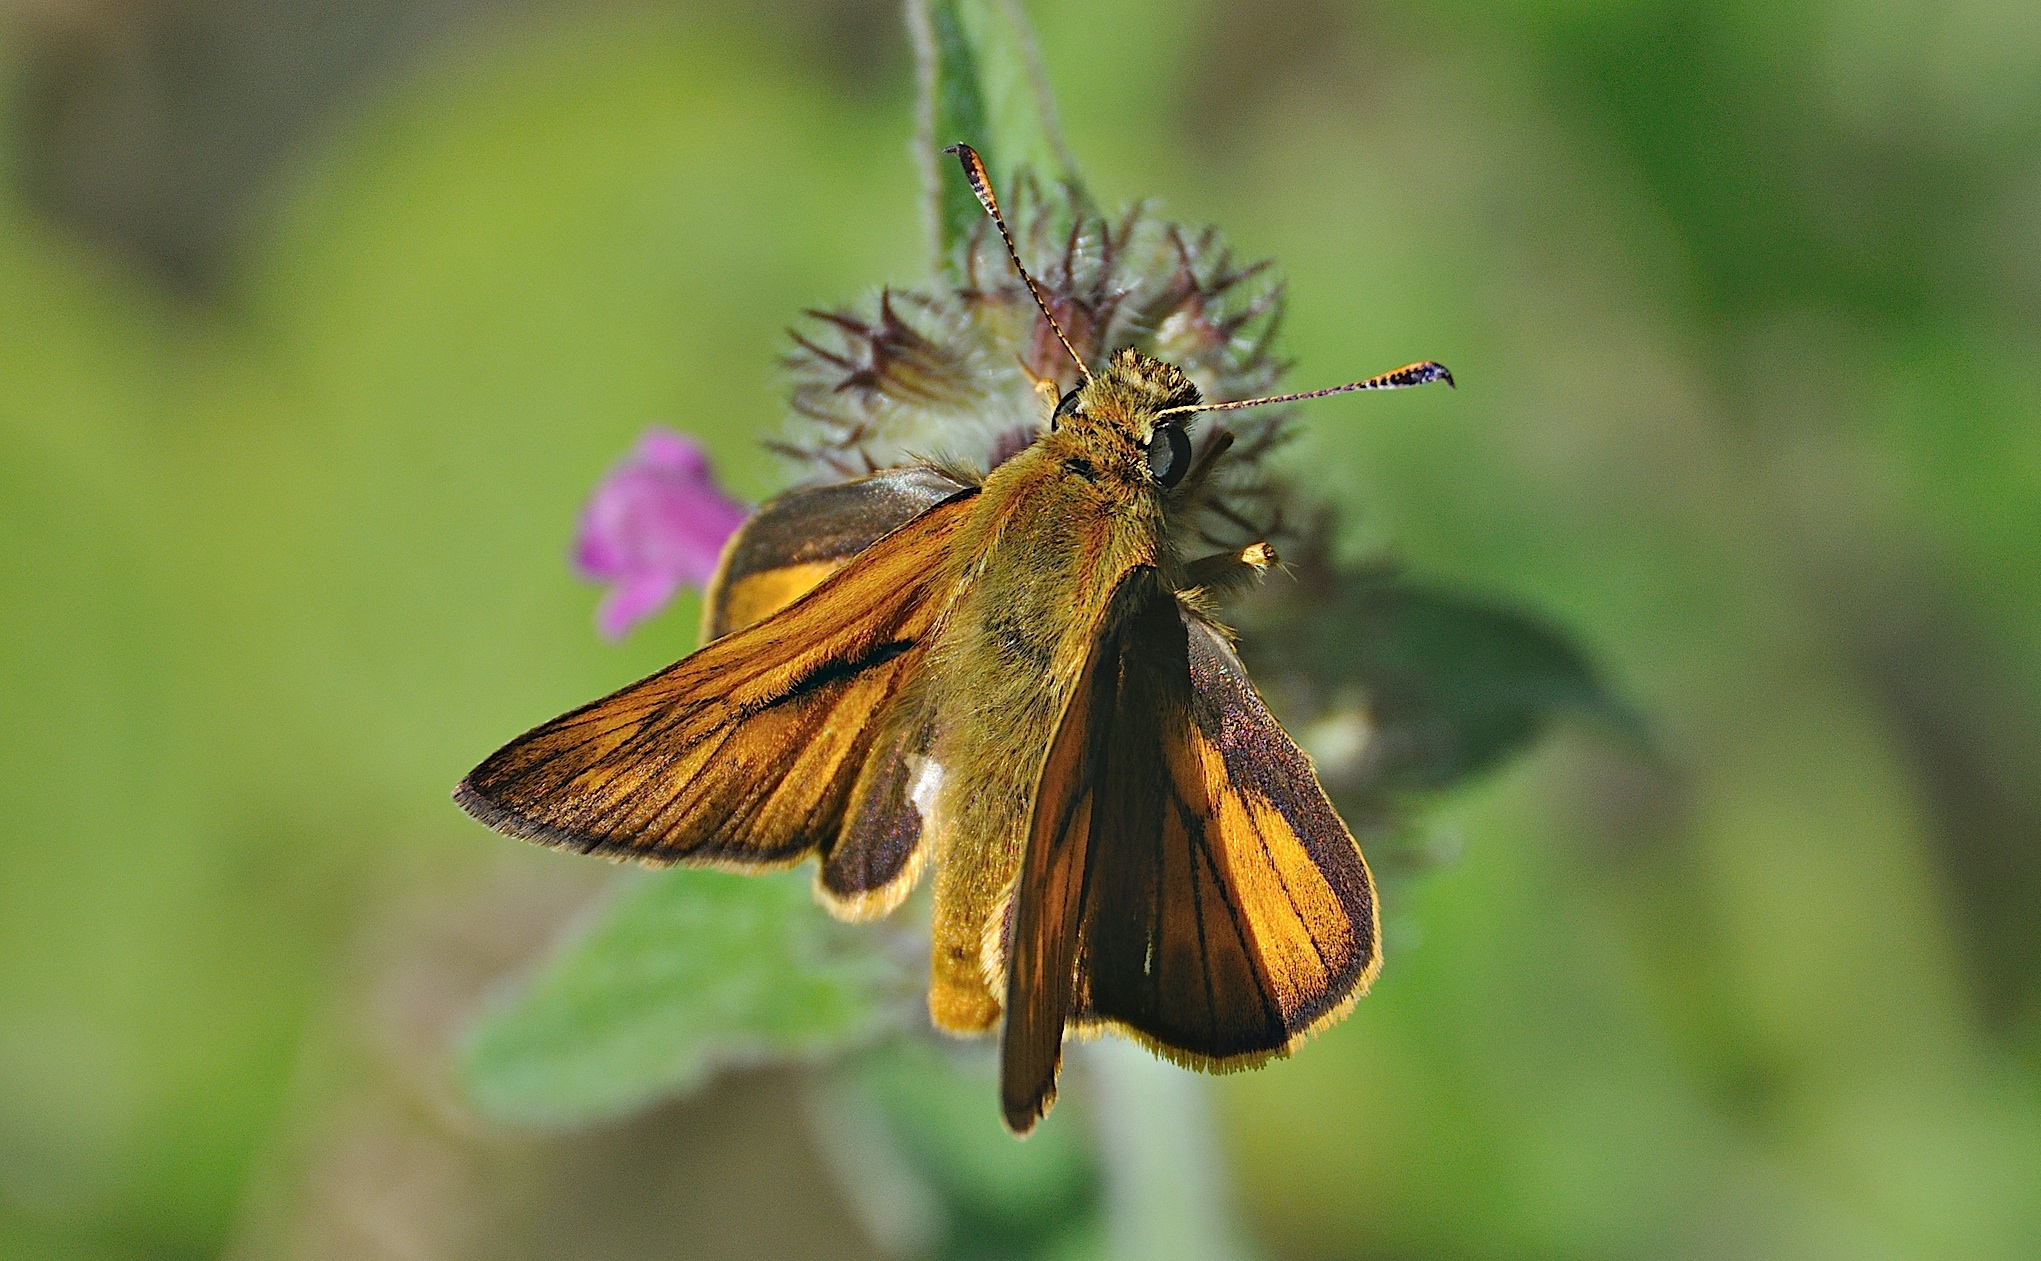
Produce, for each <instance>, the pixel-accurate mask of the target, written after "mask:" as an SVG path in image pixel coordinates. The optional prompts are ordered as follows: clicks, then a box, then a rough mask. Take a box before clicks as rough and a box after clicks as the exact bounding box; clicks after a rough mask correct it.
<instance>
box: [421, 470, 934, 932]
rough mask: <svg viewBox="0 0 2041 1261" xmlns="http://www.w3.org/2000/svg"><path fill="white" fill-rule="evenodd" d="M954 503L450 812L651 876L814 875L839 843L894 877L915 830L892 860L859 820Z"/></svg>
mask: <svg viewBox="0 0 2041 1261" xmlns="http://www.w3.org/2000/svg"><path fill="white" fill-rule="evenodd" d="M972 498H973V496H972V493H971V492H970V491H968V490H965V491H960V492H957V493H955V494H954V495H952V497H950V498H949V499H947V500H945V501H942V502H940V503H938V504H937V505H936V506H935V507H933V508H929V509H927V510H926V511H924V512H922V513H921V514H920V515H919V516H916V517H914V518H913V519H911V520H910V521H908V522H907V523H906V524H905V525H902V526H900V527H899V528H898V529H895V530H893V531H892V532H891V533H888V534H886V535H885V536H884V537H882V538H880V539H879V540H878V541H877V542H875V543H873V544H871V545H870V546H869V547H866V548H865V549H864V550H863V551H862V552H859V553H858V554H857V556H856V558H855V559H854V560H851V561H850V562H849V563H848V564H846V565H844V566H843V567H842V568H841V569H840V570H837V571H836V572H834V573H833V574H831V575H830V576H829V577H828V578H827V579H825V580H824V581H823V582H822V583H821V584H820V585H819V586H816V587H815V588H814V589H813V590H811V591H809V592H808V593H807V594H806V595H804V596H802V597H801V598H799V599H797V600H795V601H794V602H793V603H791V604H789V605H787V606H786V607H785V608H783V609H781V610H780V611H779V612H777V613H774V614H773V615H771V616H769V617H767V618H765V620H763V621H760V622H757V623H755V624H753V625H750V626H748V627H745V628H743V629H741V630H738V631H736V632H734V633H732V634H729V635H726V636H724V637H723V638H721V639H717V640H715V641H714V642H712V643H710V644H708V645H707V646H705V647H703V648H702V649H701V650H699V651H697V652H695V653H694V654H692V655H690V656H688V657H686V658H683V659H682V660H681V661H679V662H678V663H676V664H674V665H672V666H669V667H668V668H667V669H665V670H662V671H660V672H659V673H657V674H655V675H652V676H651V677H650V678H647V679H643V680H640V681H639V682H637V683H633V684H631V685H630V686H629V687H626V688H624V689H622V690H621V691H618V692H615V693H613V694H611V695H609V696H606V697H604V698H603V699H601V700H598V701H595V702H593V703H591V704H588V705H584V706H582V707H581V708H580V709H577V710H575V711H573V712H572V713H569V714H566V715H564V716H562V717H560V718H556V719H554V720H553V721H552V722H549V723H546V724H544V725H543V726H540V727H537V728H535V729H534V730H532V731H529V732H527V733H525V734H524V735H522V736H520V737H518V738H517V739H516V740H513V741H511V742H510V743H509V744H507V745H505V746H504V747H503V748H502V749H499V750H498V751H497V752H496V753H494V754H492V755H491V756H490V757H489V758H488V759H487V760H486V761H484V762H483V763H482V764H481V765H480V766H478V767H476V768H475V770H474V771H473V773H471V774H470V775H469V776H468V777H467V779H465V780H463V781H462V782H461V785H460V787H459V788H457V789H456V790H455V793H454V796H455V800H457V801H458V802H459V803H460V804H461V806H462V807H463V808H464V809H466V810H467V811H468V812H469V813H470V814H473V815H474V816H475V817H476V818H478V819H480V820H481V821H482V822H484V823H486V824H488V825H489V826H490V827H493V828H495V829H497V830H498V831H501V832H506V833H508V834H510V835H512V836H518V837H523V838H525V839H527V840H532V841H536V842H538V843H540V844H544V845H550V846H553V847H555V848H560V849H568V850H574V851H577V852H581V853H595V854H601V855H603V856H605V857H609V858H614V859H618V860H632V861H637V862H644V863H650V864H655V865H665V864H670V863H676V862H686V863H690V864H707V865H716V866H729V867H739V868H763V867H777V866H787V865H790V864H792V863H794V862H798V861H799V860H800V859H801V858H802V857H804V856H805V855H807V854H808V853H809V852H811V851H814V850H818V849H819V850H821V851H823V853H824V857H825V867H827V865H828V860H829V857H830V855H831V852H832V851H833V850H835V849H836V848H837V847H838V841H839V839H840V838H842V837H844V836H847V835H856V834H860V833H862V834H878V835H881V836H884V835H887V834H891V835H892V836H893V839H894V840H895V842H896V844H895V849H896V850H901V851H902V852H901V853H900V855H899V857H898V859H897V861H896V862H894V864H893V869H892V871H891V873H890V874H891V876H892V877H895V878H897V877H899V876H900V875H901V874H902V873H903V871H904V870H905V865H906V864H907V863H908V860H909V859H910V858H911V857H912V855H913V853H914V851H915V845H914V844H913V843H912V842H913V841H917V840H918V831H919V829H918V820H915V821H913V822H914V826H913V827H912V828H911V829H909V830H911V831H912V832H913V833H914V836H913V837H912V838H910V843H909V844H907V845H906V846H904V847H903V846H901V845H899V844H898V843H897V842H898V840H899V837H898V834H899V833H900V832H901V830H902V828H903V826H905V825H904V824H903V823H902V821H901V820H899V819H898V818H880V819H877V820H876V821H875V820H873V819H871V818H868V817H863V816H869V815H870V814H871V813H872V812H873V811H879V810H883V809H885V808H887V806H888V805H889V804H890V801H889V799H888V798H887V797H886V794H885V793H883V792H882V791H881V792H875V791H873V790H872V788H870V787H867V785H876V786H877V787H878V788H879V789H883V788H884V787H885V783H884V781H886V780H887V779H888V773H889V772H890V771H892V770H893V769H894V768H893V767H892V763H891V762H890V761H889V760H888V759H889V758H890V759H892V760H893V761H897V760H899V758H900V756H901V754H902V752H903V749H902V739H903V738H902V737H901V736H900V735H899V733H898V731H897V730H896V726H897V724H892V723H889V721H888V715H889V711H890V710H891V708H892V706H893V702H894V701H895V700H896V699H897V698H898V697H899V696H900V694H901V692H902V690H903V688H905V686H906V684H907V682H908V681H909V679H911V678H912V677H913V675H914V673H915V672H916V670H917V669H918V667H919V665H920V662H921V659H922V656H923V654H924V652H925V649H926V643H927V639H928V636H929V634H930V632H931V631H932V630H933V629H934V628H935V626H936V625H937V624H938V623H939V622H940V620H941V617H942V614H943V613H944V611H945V610H946V609H947V607H948V604H949V601H950V598H951V597H952V596H953V594H954V591H953V590H950V589H948V588H947V585H946V581H947V580H945V579H944V578H943V577H942V576H941V575H942V574H944V573H946V572H947V570H948V567H947V566H946V565H944V564H943V563H942V558H943V556H944V554H945V553H946V552H947V551H948V549H949V547H950V546H951V544H952V543H953V541H954V539H955V537H956V534H957V531H958V529H959V527H960V526H961V525H962V524H963V522H964V521H965V519H966V518H967V517H968V515H969V512H970V505H971V502H972ZM892 778H898V776H897V774H895V775H893V776H892ZM902 800H904V798H902ZM868 803H869V804H868ZM907 809H909V810H911V809H912V807H911V804H908V805H907ZM896 813H897V810H896ZM860 824H862V825H863V826H862V828H860V826H859V825H860ZM870 865H871V864H870V863H865V864H864V866H867V867H869V866H870ZM881 874H882V875H883V874H885V873H881ZM909 878H910V879H911V873H909ZM901 892H902V894H903V895H904V890H902V891H901ZM895 900H897V898H896V899H895Z"/></svg>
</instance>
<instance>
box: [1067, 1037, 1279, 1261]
mask: <svg viewBox="0 0 2041 1261" xmlns="http://www.w3.org/2000/svg"><path fill="white" fill-rule="evenodd" d="M1066 1053H1067V1054H1070V1055H1071V1058H1072V1059H1073V1060H1075V1061H1076V1063H1075V1064H1074V1065H1073V1067H1076V1068H1078V1069H1079V1070H1080V1072H1081V1073H1082V1075H1083V1076H1082V1081H1081V1083H1073V1084H1077V1085H1079V1088H1080V1089H1081V1090H1082V1092H1083V1094H1084V1104H1085V1111H1086V1113H1087V1115H1089V1116H1090V1117H1091V1119H1092V1123H1093V1124H1094V1125H1095V1126H1096V1127H1097V1130H1098V1140H1099V1154H1100V1156H1101V1157H1102V1159H1103V1160H1104V1163H1105V1176H1106V1229H1107V1232H1108V1236H1109V1239H1110V1242H1111V1245H1112V1256H1113V1257H1114V1258H1115V1259H1116V1261H1151V1259H1152V1261H1244V1259H1245V1258H1248V1257H1251V1256H1253V1255H1254V1254H1253V1252H1252V1251H1251V1250H1250V1249H1249V1248H1248V1247H1247V1246H1246V1243H1245V1242H1244V1241H1243V1239H1242V1238H1241V1233H1240V1229H1239V1226H1238V1224H1237V1222H1236V1221H1235V1219H1234V1216H1233V1199H1232V1194H1231V1191H1230V1189H1229V1188H1228V1187H1227V1185H1226V1171H1225V1167H1224V1165H1223V1164H1222V1162H1221V1160H1220V1155H1219V1141H1218V1131H1217V1127H1216V1126H1215V1124H1214V1122H1213V1118H1212V1108H1211V1099H1210V1097H1209V1095H1208V1093H1207V1090H1208V1087H1209V1083H1208V1082H1207V1081H1206V1080H1205V1079H1204V1078H1202V1077H1200V1076H1198V1075H1197V1074H1195V1073H1191V1072H1187V1071H1185V1070H1183V1069H1180V1068H1177V1067H1176V1066H1175V1065H1173V1064H1167V1063H1164V1062H1163V1061H1161V1060H1159V1059H1157V1058H1155V1057H1154V1056H1153V1055H1151V1054H1149V1053H1148V1052H1147V1051H1145V1050H1143V1049H1142V1048H1140V1047H1138V1046H1136V1045H1134V1044H1133V1043H1131V1042H1126V1041H1123V1040H1122V1039H1119V1038H1102V1039H1100V1040H1099V1041H1097V1042H1079V1043H1072V1044H1070V1045H1069V1046H1068V1047H1067V1048H1066Z"/></svg>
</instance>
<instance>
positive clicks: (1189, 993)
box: [1001, 593, 1380, 1132]
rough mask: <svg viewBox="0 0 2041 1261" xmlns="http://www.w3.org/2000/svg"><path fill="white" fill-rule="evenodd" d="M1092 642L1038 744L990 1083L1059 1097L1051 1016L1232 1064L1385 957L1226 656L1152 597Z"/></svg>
mask: <svg viewBox="0 0 2041 1261" xmlns="http://www.w3.org/2000/svg"><path fill="white" fill-rule="evenodd" d="M1135 598H1136V599H1138V600H1139V604H1140V607H1139V608H1138V609H1137V610H1136V611H1135V612H1134V613H1133V614H1132V615H1131V616H1130V617H1129V618H1127V619H1126V620H1125V622H1124V624H1123V626H1122V627H1121V629H1120V630H1119V631H1118V632H1117V633H1116V634H1115V635H1114V636H1113V637H1112V642H1110V643H1109V644H1104V645H1102V646H1101V649H1100V651H1099V653H1098V654H1097V655H1096V656H1095V658H1094V661H1093V663H1092V664H1091V666H1090V667H1089V668H1088V670H1087V677H1086V682H1085V686H1084V687H1082V688H1081V689H1080V690H1079V692H1078V693H1077V695H1076V697H1075V699H1073V701H1072V702H1071V706H1070V710H1069V711H1068V712H1067V713H1066V714H1065V716H1064V719H1063V723H1062V726H1061V728H1060V729H1059V731H1058V734H1057V737H1056V740H1055V742H1054V743H1053V744H1052V745H1051V748H1050V752H1049V757H1048V761H1047V763H1046V768H1045V773H1044V776H1043V781H1042V786H1041V789H1040V791H1039V793H1038V794H1037V801H1036V807H1035V813H1034V816H1033V821H1032V824H1031V828H1030V834H1029V838H1028V850H1027V854H1026V857H1025V858H1024V859H1023V863H1022V870H1021V876H1020V880H1019V883H1018V884H1017V886H1016V889H1015V897H1014V905H1013V911H1012V936H1011V943H1012V945H1011V950H1010V952H1009V958H1010V961H1011V962H1010V965H1009V972H1008V995H1007V1025H1006V1030H1005V1033H1004V1035H1003V1043H1002V1048H1001V1096H1002V1104H1003V1107H1004V1109H1005V1113H1006V1119H1007V1124H1008V1125H1009V1126H1010V1127H1012V1128H1013V1129H1014V1130H1016V1131H1017V1132H1025V1131H1026V1130H1028V1129H1029V1128H1031V1127H1032V1126H1033V1125H1034V1123H1035V1121H1036V1120H1037V1119H1038V1118H1039V1117H1040V1116H1042V1115H1043V1114H1044V1113H1045V1112H1046V1111H1047V1110H1048V1108H1049V1105H1050V1104H1051V1103H1052V1102H1053V1101H1054V1098H1055V1088H1056V1073H1057V1069H1058V1067H1059V1064H1060V1060H1061V1048H1062V1041H1063V1034H1064V1029H1065V1026H1066V1024H1067V1025H1069V1026H1071V1027H1074V1028H1075V1029H1077V1030H1078V1031H1079V1032H1080V1033H1084V1032H1095V1031H1098V1030H1101V1029H1114V1030H1117V1031H1120V1032H1124V1033H1127V1034H1129V1035H1131V1036H1132V1037H1134V1038H1136V1039H1137V1040H1139V1041H1141V1042H1142V1043H1144V1044H1146V1045H1147V1046H1149V1047H1150V1048H1152V1049H1154V1050H1155V1051H1157V1052H1158V1053H1160V1054H1162V1055H1164V1056H1166V1057H1168V1058H1170V1059H1172V1060H1175V1061H1177V1062H1179V1063H1182V1064H1186V1065H1190V1066H1192V1067H1197V1068H1203V1069H1208V1070H1221V1071H1223V1070H1226V1069H1231V1068H1244V1067H1249V1066H1251V1065H1254V1064H1258V1063H1260V1062H1262V1061H1264V1060H1267V1059H1269V1058H1272V1057H1274V1056H1279V1055H1284V1054H1287V1053H1288V1052H1289V1051H1290V1050H1291V1049H1292V1048H1293V1047H1294V1046H1296V1045H1297V1043H1299V1042H1300V1041H1302V1040H1303V1039H1304V1038H1305V1037H1308V1036H1309V1035H1310V1034H1311V1033H1313V1032H1315V1031H1316V1030H1318V1029H1320V1028H1322V1027H1324V1026H1325V1025H1327V1024H1329V1023H1331V1022H1332V1021H1334V1020H1336V1019H1338V1018H1339V1017H1340V1016H1341V1015H1343V1014H1345V1012H1346V1011H1347V1009H1348V1008H1349V1007H1350V1006H1351V1005H1352V1003H1353V1000H1354V999H1355V998H1356V997H1357V996H1358V995H1359V994H1360V993H1361V992H1362V991H1364V990H1365V989H1366V987H1367V984H1368V982H1369V981H1370V980H1372V979H1373V976H1374V973H1375V971H1376V969H1377V967H1378V966H1379V964H1380V952H1379V948H1378V939H1377V932H1376V921H1375V890H1374V882H1373V880H1372V878H1371V877H1370V875H1369V873H1368V868H1367V863H1366V861H1365V860H1364V859H1363V858H1362V857H1361V851H1360V847H1359V845H1358V844H1357V843H1356V842H1355V841H1354V839H1353V835H1352V834H1351V833H1350V832H1349V831H1348V830H1347V828H1346V825H1345V824H1344V823H1342V822H1341V821H1340V818H1339V815H1338V814H1337V813H1336V812H1335V811H1334V810H1333V808H1332V804H1331V802H1330V801H1329V800H1327V798H1326V796H1325V792H1324V789H1322V788H1321V787H1320V786H1319V784H1318V779H1317V776H1316V774H1315V773H1314V772H1313V770H1312V768H1311V764H1310V761H1309V759H1308V758H1306V757H1305V756H1304V754H1303V753H1302V751H1301V750H1299V749H1298V748H1297V746H1296V744H1295V743H1294V742H1293V741H1292V740H1291V739H1290V738H1289V736H1288V735H1287V734H1285V733H1284V731H1283V729H1282V728H1281V726H1280V725H1278V724H1277V723H1276V721H1275V719H1274V718H1273V717H1272V716H1271V715H1270V714H1269V712H1268V709H1267V707H1266V706H1264V705H1263V704H1262V701H1261V698H1260V696H1259V695H1258V694H1257V693H1256V692H1255V690H1254V686H1253V684H1252V683H1250V682H1249V681H1248V679H1247V675H1246V672H1245V671H1244V670H1243V669H1242V667H1241V665H1240V662H1239V659H1238V658H1237V657H1236V656H1235V655H1234V654H1233V650H1232V649H1231V647H1229V646H1228V645H1227V644H1226V642H1225V640H1224V639H1222V638H1221V637H1220V636H1219V634H1218V633H1217V632H1216V631H1214V630H1213V629H1212V628H1211V627H1209V626H1207V625H1205V624H1204V623H1203V622H1200V621H1197V620H1195V619H1193V618H1191V617H1188V616H1187V615H1185V614H1184V612H1183V611H1182V609H1181V607H1180V606H1179V604H1178V603H1177V601H1176V600H1175V599H1174V597H1172V596H1169V595H1168V594H1167V593H1157V594H1155V595H1154V596H1151V597H1148V598H1146V599H1139V597H1138V596H1137V597H1135Z"/></svg>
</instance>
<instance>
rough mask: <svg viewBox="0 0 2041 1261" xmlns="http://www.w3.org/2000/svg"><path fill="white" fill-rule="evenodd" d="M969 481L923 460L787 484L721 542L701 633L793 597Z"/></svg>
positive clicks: (720, 630) (710, 634)
mask: <svg viewBox="0 0 2041 1261" xmlns="http://www.w3.org/2000/svg"><path fill="white" fill-rule="evenodd" d="M967 489H968V487H967V485H966V484H965V483H963V482H961V481H958V480H957V479H956V478H955V477H952V476H951V475H949V474H948V473H945V472H943V471H941V470H940V469H935V468H931V467H929V466H927V465H911V466H909V467H907V468H897V469H887V470H886V471H885V472H882V473H875V474H873V475H872V476H870V477H865V478H860V479H859V480H857V481H854V482H836V483H832V484H830V485H827V486H810V487H804V488H802V489H800V490H791V491H788V492H787V493H786V494H784V495H779V496H777V497H775V498H773V499H770V500H768V501H766V502H765V503H764V504H761V505H760V506H759V509H758V511H757V512H754V513H752V514H751V515H750V516H749V517H748V518H746V519H745V522H744V524H743V525H741V526H739V527H738V528H737V533H736V534H734V535H732V536H731V537H730V541H729V542H728V543H727V544H725V545H724V548H723V557H722V561H721V563H719V564H718V565H717V566H716V576H715V577H714V578H712V579H710V580H709V589H708V591H707V592H706V593H705V596H704V598H703V600H702V640H703V642H705V643H706V642H707V641H709V640H711V639H721V638H722V637H723V636H725V635H727V634H729V633H730V632H731V631H733V630H736V629H738V628H739V627H743V626H749V625H751V624H752V623H753V622H757V621H761V620H763V619H764V618H766V617H768V616H770V615H771V614H773V613H776V612H778V611H779V610H781V609H783V608H785V607H786V606H787V605H789V604H792V603H793V602H794V601H795V600H798V599H799V598H801V597H802V596H803V595H806V594H807V593H808V592H809V591H811V590H813V589H814V587H815V586H816V585H817V584H818V583H820V582H821V581H822V580H823V579H824V578H827V577H828V576H829V575H831V574H833V573H835V572H836V571H837V570H839V569H841V568H843V567H844V566H845V565H846V564H848V563H850V560H851V558H852V557H854V556H856V555H858V554H859V553H860V552H863V551H864V550H865V549H866V548H868V547H870V546H871V545H872V544H873V543H876V542H877V541H879V540H880V539H881V538H883V537H885V536H886V535H887V534H890V533H892V532H893V531H894V530H897V529H899V528H900V527H901V526H903V525H906V524H907V523H908V522H909V521H912V520H913V519H914V518H915V517H918V516H920V515H921V514H922V513H924V512H927V511H928V510H929V509H930V508H933V507H935V506H936V505H937V504H940V503H944V502H946V501H948V500H951V499H954V498H956V497H957V496H958V495H960V494H963V493H965V491H966V490H967Z"/></svg>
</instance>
